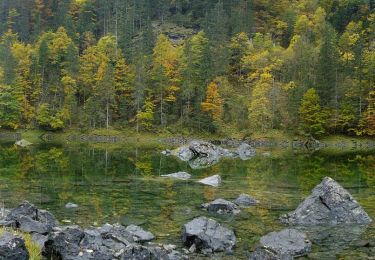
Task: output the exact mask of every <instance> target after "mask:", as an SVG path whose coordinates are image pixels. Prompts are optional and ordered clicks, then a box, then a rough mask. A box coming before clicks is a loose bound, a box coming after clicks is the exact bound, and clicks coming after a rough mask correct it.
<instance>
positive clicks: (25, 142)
mask: <svg viewBox="0 0 375 260" xmlns="http://www.w3.org/2000/svg"><path fill="white" fill-rule="evenodd" d="M15 144H16V145H18V146H20V147H22V148H24V147H27V146H29V145H32V143H30V142H29V141H27V140H25V139H21V140H19V141H17V142H16V143H15Z"/></svg>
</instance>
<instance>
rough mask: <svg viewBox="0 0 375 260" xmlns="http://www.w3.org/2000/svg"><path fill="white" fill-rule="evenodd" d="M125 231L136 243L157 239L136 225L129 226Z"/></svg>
mask: <svg viewBox="0 0 375 260" xmlns="http://www.w3.org/2000/svg"><path fill="white" fill-rule="evenodd" d="M125 230H126V231H127V232H128V233H129V234H130V235H131V236H132V237H133V240H134V241H135V242H146V241H151V240H153V239H154V238H155V236H154V235H153V234H152V233H151V232H149V231H145V230H144V229H143V228H141V227H139V226H136V225H129V226H127V227H126V229H125Z"/></svg>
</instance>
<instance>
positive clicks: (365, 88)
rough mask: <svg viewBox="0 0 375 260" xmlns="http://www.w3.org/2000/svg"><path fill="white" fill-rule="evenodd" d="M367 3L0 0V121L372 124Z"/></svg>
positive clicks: (360, 129)
mask: <svg viewBox="0 0 375 260" xmlns="http://www.w3.org/2000/svg"><path fill="white" fill-rule="evenodd" d="M374 8H375V1H372V0H205V1H202V0H0V129H7V130H11V129H43V130H47V131H65V130H68V129H80V130H82V131H86V130H90V129H95V128H111V129H112V128H114V129H123V128H131V129H133V130H134V131H137V132H138V131H150V132H158V131H170V132H171V133H176V132H182V131H188V132H191V133H194V132H209V133H224V134H225V133H230V132H241V133H250V134H251V133H257V132H261V133H265V132H267V131H271V130H279V131H282V132H287V133H291V134H296V135H306V136H314V137H319V136H323V135H330V134H344V135H351V136H354V135H358V136H371V135H375V12H374Z"/></svg>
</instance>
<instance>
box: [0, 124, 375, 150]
mask: <svg viewBox="0 0 375 260" xmlns="http://www.w3.org/2000/svg"><path fill="white" fill-rule="evenodd" d="M20 139H25V140H27V141H29V142H31V143H33V144H41V143H64V144H67V145H74V144H79V143H89V144H95V145H100V146H103V147H105V148H108V146H113V147H114V148H118V147H119V146H121V145H123V144H131V145H136V146H162V147H166V146H170V147H178V146H180V145H183V144H186V143H188V142H189V141H191V140H194V139H197V140H206V141H211V142H216V143H221V144H224V145H228V143H230V142H241V141H245V142H248V143H251V144H252V145H253V146H255V147H256V148H283V149H297V150H303V149H307V147H306V143H307V142H308V141H311V140H314V141H317V143H316V145H317V146H318V147H315V148H316V149H318V150H323V151H329V152H335V151H353V150H363V151H366V150H368V151H370V150H374V149H375V138H371V137H358V136H343V135H329V136H325V137H322V138H320V139H319V140H315V139H309V138H307V137H305V136H292V135H288V134H285V133H282V132H278V131H273V132H269V133H266V134H261V133H257V134H253V135H252V136H251V137H249V136H243V135H242V136H241V134H235V135H233V136H223V135H220V134H204V133H201V134H171V133H167V132H162V133H136V132H135V131H130V130H129V129H126V130H115V129H111V130H108V129H96V130H92V131H86V132H81V131H78V130H69V131H64V132H50V131H43V130H21V131H0V142H11V141H16V140H20Z"/></svg>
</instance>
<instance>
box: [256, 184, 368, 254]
mask: <svg viewBox="0 0 375 260" xmlns="http://www.w3.org/2000/svg"><path fill="white" fill-rule="evenodd" d="M280 221H281V222H282V223H284V224H287V225H292V226H294V227H295V228H293V229H284V230H282V231H280V232H271V233H269V234H267V235H265V236H263V237H262V238H261V239H260V243H259V246H258V247H257V248H256V249H255V251H254V252H253V253H252V254H251V255H250V259H252V260H262V259H272V260H284V259H294V257H298V256H301V255H306V254H308V253H309V252H310V251H311V244H312V243H311V241H310V240H309V239H311V240H313V241H315V240H317V237H316V235H317V234H318V236H319V235H320V233H321V232H320V233H317V232H316V230H317V227H318V229H319V230H321V229H322V228H323V230H324V231H323V232H324V233H327V234H328V235H330V233H329V232H326V230H325V229H326V228H327V226H331V227H332V226H334V227H336V226H338V225H339V226H347V225H351V226H350V227H349V229H351V230H352V229H353V228H354V227H353V226H352V225H368V224H370V223H371V222H372V219H371V218H370V217H369V215H368V214H367V213H366V212H365V211H364V209H363V208H362V207H361V206H360V205H359V204H358V202H357V201H356V200H355V199H354V198H353V197H352V195H351V194H350V193H349V192H348V191H347V190H345V189H344V188H343V187H342V186H341V185H340V184H338V183H337V182H336V181H334V180H333V179H331V178H329V177H325V178H324V179H323V181H322V182H321V183H320V184H318V185H317V186H316V187H315V188H314V189H313V190H312V193H311V195H310V196H308V197H307V198H306V199H305V200H304V201H303V202H302V203H301V204H300V205H299V206H298V207H297V209H296V210H294V211H293V212H290V213H287V214H285V215H283V216H281V217H280ZM297 229H298V230H297ZM301 230H303V232H302V231H301ZM305 232H306V233H308V234H309V236H308V235H306V233H305ZM336 237H337V236H336ZM334 242H335V244H336V245H338V244H339V241H334Z"/></svg>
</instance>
